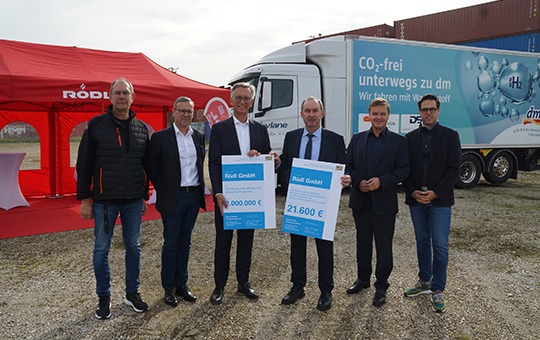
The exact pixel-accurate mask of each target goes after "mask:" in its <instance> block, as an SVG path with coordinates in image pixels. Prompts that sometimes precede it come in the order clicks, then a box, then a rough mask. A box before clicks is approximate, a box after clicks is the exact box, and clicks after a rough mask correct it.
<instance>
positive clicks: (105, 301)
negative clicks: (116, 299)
mask: <svg viewBox="0 0 540 340" xmlns="http://www.w3.org/2000/svg"><path fill="white" fill-rule="evenodd" d="M110 317H111V298H110V297H109V296H100V297H99V304H98V308H97V309H96V318H98V319H100V320H103V319H108V318H110Z"/></svg>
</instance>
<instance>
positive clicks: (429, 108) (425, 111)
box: [420, 107, 439, 113]
mask: <svg viewBox="0 0 540 340" xmlns="http://www.w3.org/2000/svg"><path fill="white" fill-rule="evenodd" d="M428 111H429V113H437V111H439V108H437V107H423V108H421V109H420V112H422V113H428Z"/></svg>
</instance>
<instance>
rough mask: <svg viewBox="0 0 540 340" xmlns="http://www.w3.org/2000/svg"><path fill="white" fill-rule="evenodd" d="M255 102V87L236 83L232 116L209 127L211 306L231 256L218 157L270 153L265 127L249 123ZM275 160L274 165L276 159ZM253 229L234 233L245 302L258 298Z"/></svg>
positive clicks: (230, 234)
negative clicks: (252, 282)
mask: <svg viewBox="0 0 540 340" xmlns="http://www.w3.org/2000/svg"><path fill="white" fill-rule="evenodd" d="M254 98H255V87H254V86H253V85H251V84H248V83H237V84H235V85H234V86H233V87H232V89H231V99H230V102H231V105H232V107H233V116H232V117H230V118H229V119H227V120H224V121H222V122H219V123H216V124H214V125H213V126H212V131H211V134H210V146H209V151H208V162H209V170H210V181H211V182H212V191H213V194H214V203H215V211H214V214H215V225H216V245H215V251H214V283H215V289H214V291H213V292H212V295H211V296H210V302H211V303H212V304H213V305H218V304H220V303H221V302H222V300H223V294H224V290H225V284H226V283H227V278H228V276H229V266H230V252H231V243H232V237H233V230H224V229H223V209H224V208H226V207H227V203H226V202H227V201H226V197H225V196H224V195H223V191H222V172H221V156H223V155H242V156H248V157H254V156H258V155H260V154H268V153H270V150H271V148H270V137H269V136H268V131H267V130H266V127H265V126H264V125H262V124H260V123H258V122H255V121H252V120H249V119H248V113H249V109H250V108H251V106H252V105H253V99H254ZM275 156H276V160H275V161H276V163H277V162H279V158H278V157H277V155H275ZM253 235H254V230H253V229H243V230H238V231H237V249H236V279H237V281H238V292H240V293H241V294H243V295H245V296H246V297H247V298H248V299H252V300H256V299H258V298H259V294H258V293H257V292H256V291H255V290H254V289H253V288H251V286H250V283H249V272H250V267H251V253H252V248H253Z"/></svg>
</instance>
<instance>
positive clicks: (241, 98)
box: [234, 96, 253, 103]
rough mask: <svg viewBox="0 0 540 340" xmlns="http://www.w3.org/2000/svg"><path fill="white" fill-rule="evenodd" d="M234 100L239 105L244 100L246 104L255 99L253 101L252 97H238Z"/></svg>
mask: <svg viewBox="0 0 540 340" xmlns="http://www.w3.org/2000/svg"><path fill="white" fill-rule="evenodd" d="M234 100H236V101H237V102H238V103H240V102H241V101H242V100H243V101H245V102H250V101H251V100H253V99H251V97H242V96H236V97H234Z"/></svg>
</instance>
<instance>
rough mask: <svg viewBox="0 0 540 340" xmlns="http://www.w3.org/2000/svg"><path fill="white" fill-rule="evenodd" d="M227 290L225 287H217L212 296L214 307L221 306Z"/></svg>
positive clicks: (211, 301) (211, 300)
mask: <svg viewBox="0 0 540 340" xmlns="http://www.w3.org/2000/svg"><path fill="white" fill-rule="evenodd" d="M224 291H225V289H224V288H223V287H216V288H215V289H214V291H213V292H212V295H210V303H211V304H213V305H219V304H220V303H221V300H223V292H224Z"/></svg>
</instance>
